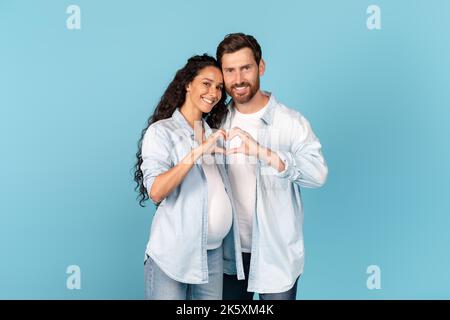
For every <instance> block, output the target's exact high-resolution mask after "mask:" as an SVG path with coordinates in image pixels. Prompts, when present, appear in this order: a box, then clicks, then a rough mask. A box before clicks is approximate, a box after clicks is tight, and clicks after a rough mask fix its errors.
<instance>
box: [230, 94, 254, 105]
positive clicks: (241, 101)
mask: <svg viewBox="0 0 450 320" xmlns="http://www.w3.org/2000/svg"><path fill="white" fill-rule="evenodd" d="M231 98H233V101H234V102H235V103H239V104H244V103H247V102H249V101H250V100H251V99H252V97H251V95H245V96H237V95H234V96H231Z"/></svg>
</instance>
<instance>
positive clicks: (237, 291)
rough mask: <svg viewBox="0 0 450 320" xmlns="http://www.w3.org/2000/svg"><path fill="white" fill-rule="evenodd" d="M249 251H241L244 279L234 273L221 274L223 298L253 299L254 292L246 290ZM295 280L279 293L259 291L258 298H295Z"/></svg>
mask: <svg viewBox="0 0 450 320" xmlns="http://www.w3.org/2000/svg"><path fill="white" fill-rule="evenodd" d="M250 257H251V254H250V253H246V252H243V253H242V262H243V263H244V274H245V280H238V279H237V277H236V275H228V274H224V275H223V300H253V294H254V292H248V291H247V286H248V274H249V269H250ZM297 282H298V278H297V280H295V284H294V286H293V287H292V288H291V289H289V290H288V291H285V292H280V293H260V294H259V299H260V300H295V298H296V296H297Z"/></svg>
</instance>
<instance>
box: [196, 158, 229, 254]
mask: <svg viewBox="0 0 450 320" xmlns="http://www.w3.org/2000/svg"><path fill="white" fill-rule="evenodd" d="M213 161H214V158H211V156H204V157H203V162H202V167H203V172H204V173H205V176H206V181H207V182H208V245H207V249H208V250H212V249H217V248H219V247H220V246H221V245H222V240H223V239H224V238H225V236H226V235H227V234H228V232H229V231H230V228H231V224H232V220H233V217H232V208H231V203H230V198H228V195H227V193H226V191H225V187H224V185H223V181H222V177H221V176H220V173H219V170H218V169H217V166H216V164H215V163H213Z"/></svg>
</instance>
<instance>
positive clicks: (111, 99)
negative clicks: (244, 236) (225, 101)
mask: <svg viewBox="0 0 450 320" xmlns="http://www.w3.org/2000/svg"><path fill="white" fill-rule="evenodd" d="M156 3H157V4H156ZM71 4H76V5H79V6H80V8H81V30H68V29H67V28H66V20H67V18H68V16H69V15H68V14H67V13H66V8H67V7H68V6H69V5H71ZM371 4H375V5H378V6H379V7H380V8H381V23H382V29H381V30H372V31H370V30H368V29H367V27H366V20H367V17H368V14H367V13H366V9H367V7H368V6H369V5H371ZM239 31H242V32H245V33H249V34H252V35H254V36H255V37H256V38H257V39H258V41H259V42H260V44H261V46H262V48H263V57H264V58H265V60H266V64H267V71H266V74H265V75H264V77H263V78H262V82H261V83H262V88H263V89H265V90H269V91H272V92H273V93H274V94H275V96H276V97H277V99H278V100H280V101H281V102H283V103H284V104H286V105H287V106H289V107H291V108H295V109H297V110H299V111H300V112H301V113H303V114H304V115H305V116H306V117H307V118H308V119H309V121H310V122H311V124H312V126H313V129H314V131H315V133H316V134H317V136H318V137H319V138H320V140H321V142H322V145H323V152H324V155H325V157H326V160H327V162H328V166H329V172H330V173H329V177H328V182H327V184H326V186H325V187H323V188H321V189H316V190H304V192H303V196H304V204H305V226H304V231H305V246H306V264H305V272H304V275H303V276H302V278H301V281H300V283H299V290H298V298H299V299H334V298H336V299H398V298H408V299H409V298H412V299H417V298H424V299H429V298H438V299H440V298H447V299H448V298H450V272H449V267H450V250H449V244H450V232H449V231H448V229H449V226H450V214H449V213H450V200H449V199H450V197H449V194H448V191H449V190H450V170H449V163H450V148H449V147H450V145H449V141H448V137H449V136H450V129H449V126H448V125H447V123H446V122H447V121H448V120H447V119H448V118H449V116H450V111H449V107H450V81H449V80H450V59H449V57H450V2H449V1H446V0H435V1H425V0H422V1H417V0H415V1H381V0H376V1H361V0H352V1H350V0H346V1H276V2H275V1H258V2H256V1H255V2H251V1H248V2H244V1H240V0H228V1H224V2H211V1H200V0H195V1H166V2H163V1H158V2H154V3H152V2H150V1H120V2H119V1H114V2H112V1H106V0H104V1H82V0H77V1H56V0H55V1H12V0H10V1H6V0H0V142H1V144H0V148H1V157H0V174H1V176H0V197H1V201H0V298H2V299H9V298H19V299H22V298H23V299H32V298H33V299H34V298H39V299H55V298H56V299H141V298H143V257H144V250H145V246H146V243H147V239H148V232H149V226H150V223H151V218H152V215H153V213H154V207H153V206H152V205H150V204H149V205H148V206H147V207H146V208H145V209H143V208H141V207H139V206H138V204H137V201H136V195H137V194H136V193H135V192H134V182H133V179H132V171H131V168H132V166H133V164H134V161H135V152H136V150H137V140H138V138H139V134H140V131H141V130H142V128H143V127H144V125H145V122H146V120H147V118H148V116H149V115H150V114H151V113H152V110H153V108H154V106H155V105H156V103H157V101H158V99H159V98H160V96H161V94H162V92H163V90H164V89H165V88H166V86H167V84H168V83H169V81H170V80H171V79H172V77H173V75H174V73H175V71H176V70H177V69H178V68H180V67H181V66H183V65H184V63H185V61H186V59H187V58H188V57H189V56H191V55H193V54H199V53H204V52H207V53H210V54H214V53H215V48H216V45H217V44H218V43H219V42H220V41H221V40H222V38H223V36H224V35H225V34H228V33H231V32H239ZM72 264H75V265H79V266H80V268H81V290H68V289H67V288H66V279H67V277H68V274H66V268H67V266H69V265H72ZM373 264H374V265H378V266H380V268H381V289H380V290H369V289H368V288H367V286H366V280H367V278H368V276H369V275H368V274H367V273H366V269H367V267H368V266H369V265H373Z"/></svg>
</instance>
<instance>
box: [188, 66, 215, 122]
mask: <svg viewBox="0 0 450 320" xmlns="http://www.w3.org/2000/svg"><path fill="white" fill-rule="evenodd" d="M222 88H223V77H222V72H221V71H220V70H219V69H218V68H216V67H213V66H208V67H205V68H203V69H201V70H200V71H199V73H198V74H197V76H196V77H195V78H194V80H192V82H191V83H189V84H188V86H187V87H186V91H187V92H188V95H187V96H186V98H187V99H189V100H190V102H191V104H192V106H193V107H194V108H197V109H199V110H200V111H201V112H203V113H209V112H211V110H212V108H213V107H214V106H215V105H216V104H217V102H219V100H220V99H221V98H222Z"/></svg>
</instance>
